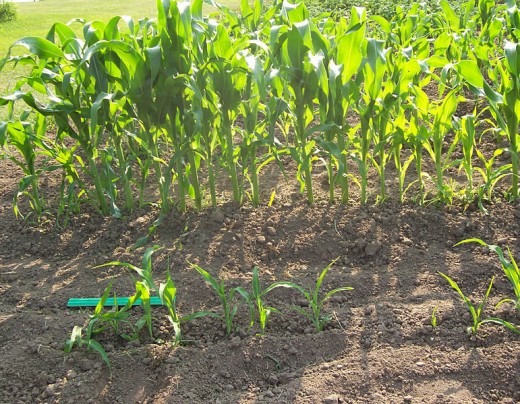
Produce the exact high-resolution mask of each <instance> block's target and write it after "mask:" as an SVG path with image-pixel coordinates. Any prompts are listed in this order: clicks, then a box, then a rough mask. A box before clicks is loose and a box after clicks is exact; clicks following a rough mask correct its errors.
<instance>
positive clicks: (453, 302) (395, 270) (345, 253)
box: [0, 160, 520, 404]
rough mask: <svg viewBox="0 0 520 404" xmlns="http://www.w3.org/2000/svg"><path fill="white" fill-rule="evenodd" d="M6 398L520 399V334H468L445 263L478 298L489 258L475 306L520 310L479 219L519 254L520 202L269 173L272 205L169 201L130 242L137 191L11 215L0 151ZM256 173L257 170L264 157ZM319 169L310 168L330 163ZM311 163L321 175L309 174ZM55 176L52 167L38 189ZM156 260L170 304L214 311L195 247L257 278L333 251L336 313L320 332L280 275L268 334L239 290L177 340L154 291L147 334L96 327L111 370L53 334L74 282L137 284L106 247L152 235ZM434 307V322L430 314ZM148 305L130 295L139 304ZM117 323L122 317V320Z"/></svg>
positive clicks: (140, 218) (220, 272)
mask: <svg viewBox="0 0 520 404" xmlns="http://www.w3.org/2000/svg"><path fill="white" fill-rule="evenodd" d="M0 172H1V173H2V175H1V176H0V246H1V247H0V402H2V403H37V402H46V403H125V404H126V403H215V404H216V403H260V402H266V403H327V404H331V403H402V402H409V403H410V402H411V403H415V402H422V403H488V402H501V403H513V402H520V349H519V348H520V338H519V336H518V335H516V334H514V333H513V332H511V331H510V330H508V329H506V328H504V327H501V326H498V325H491V324H484V325H482V326H481V328H480V329H479V332H478V334H477V335H476V336H471V335H469V334H468V333H467V332H466V328H467V326H468V325H470V317H469V313H468V311H467V308H466V307H465V306H464V305H463V303H462V302H461V300H460V298H459V296H458V295H457V294H456V293H455V292H454V291H453V290H452V289H451V288H450V286H449V285H448V283H447V282H446V281H445V280H444V279H443V278H442V277H441V276H440V275H439V271H440V272H443V273H446V274H448V275H449V276H450V277H452V278H453V279H454V280H456V281H457V282H458V284H459V286H460V287H461V289H462V290H463V291H464V292H465V293H467V294H468V295H469V296H470V297H471V298H472V299H473V300H474V301H476V302H478V301H481V300H482V298H483V296H484V294H485V292H486V289H487V286H488V284H489V282H490V281H491V279H492V277H493V276H495V281H494V285H493V289H492V291H491V295H490V300H489V304H488V306H487V307H486V309H485V313H484V315H485V316H499V317H501V318H504V319H506V320H508V321H510V322H512V323H515V324H517V325H519V324H520V317H519V314H518V313H515V311H514V308H513V307H512V305H509V304H504V305H502V306H500V308H499V309H495V308H494V305H495V304H496V303H498V302H499V301H500V300H501V299H503V298H505V297H508V296H512V295H513V292H512V288H511V285H510V284H509V283H508V281H507V279H506V278H505V276H504V274H503V273H502V270H501V267H500V265H499V262H498V260H497V257H496V255H495V254H491V253H489V252H488V251H487V250H485V249H484V248H482V247H479V246H477V245H476V244H468V245H463V246H457V247H455V246H454V245H455V244H456V243H457V242H458V241H460V240H463V239H465V238H469V237H479V238H481V239H483V240H485V241H487V242H489V243H496V244H499V245H501V246H502V247H505V246H509V247H510V248H511V250H512V251H513V253H514V254H515V255H516V256H517V257H518V256H519V255H518V254H520V249H519V247H520V246H519V240H518V235H519V231H520V226H519V220H520V219H519V218H520V207H518V206H515V205H514V204H510V203H507V202H505V201H502V200H500V198H499V199H497V200H496V201H494V203H493V204H489V205H487V209H488V214H485V213H483V212H481V211H480V210H479V209H477V208H476V207H475V206H469V207H468V208H467V209H464V208H463V207H461V206H457V205H456V206H434V205H433V204H430V205H428V206H425V207H424V206H423V207H421V206H418V205H416V204H414V203H413V202H412V201H408V202H405V203H404V204H400V203H397V202H395V198H393V197H392V196H391V197H390V198H389V199H388V201H386V202H385V203H383V204H375V203H374V201H371V202H370V203H369V204H368V205H367V206H365V207H362V206H359V205H358V204H356V202H355V201H356V198H355V195H354V194H353V195H354V196H353V201H354V202H353V203H352V204H350V205H348V206H342V205H339V204H329V203H327V202H325V200H326V198H325V197H326V191H325V190H324V189H322V190H321V191H320V192H322V193H323V195H321V196H319V197H318V198H317V199H318V202H317V203H316V204H315V205H314V206H309V205H308V204H307V203H306V201H305V199H304V198H303V197H302V196H301V195H300V194H299V192H297V191H298V190H296V189H293V188H292V186H290V185H287V183H286V182H285V180H283V178H282V179H279V178H275V176H274V175H273V178H274V179H273V181H275V183H276V184H275V185H276V186H274V185H273V188H269V189H265V190H264V193H265V195H264V200H269V195H270V193H271V190H272V189H275V190H276V192H277V193H276V197H275V199H274V203H273V204H272V206H267V205H263V206H260V207H259V208H252V207H251V206H250V205H249V204H248V203H246V204H245V205H244V206H242V207H237V206H235V205H233V204H225V203H223V204H221V205H220V207H219V208H217V209H211V208H208V209H205V210H204V211H202V212H200V213H197V212H188V213H185V214H179V213H175V212H173V213H171V214H170V215H169V216H168V217H167V218H166V219H165V220H164V222H163V223H162V224H161V225H160V226H159V227H158V230H157V232H156V234H155V235H154V236H153V238H152V240H151V241H150V243H149V244H148V245H146V246H144V247H141V248H137V249H133V248H132V246H133V245H134V243H135V242H136V240H137V239H139V238H140V237H142V236H144V235H146V234H147V231H148V228H149V227H150V226H151V225H152V224H153V221H154V220H155V219H156V218H157V211H156V210H155V209H154V208H151V207H149V208H146V209H142V210H140V211H137V212H135V213H133V214H132V215H130V216H125V217H123V218H121V219H114V218H102V217H100V216H99V215H98V214H96V213H95V212H94V211H90V210H89V209H88V207H87V206H85V207H84V209H83V210H82V213H80V214H78V215H76V216H74V217H73V218H72V219H71V222H70V224H69V226H68V227H67V228H65V229H61V228H59V227H57V226H56V225H55V220H54V218H53V217H51V216H47V217H45V216H44V217H43V218H42V219H41V220H40V221H39V222H37V223H34V222H31V218H30V217H29V218H28V219H27V220H26V221H23V220H21V219H17V218H15V217H14V214H13V209H12V198H13V196H14V194H15V192H16V189H17V183H18V180H19V178H20V177H21V172H20V171H19V170H18V169H17V168H16V166H15V165H14V164H12V163H11V162H10V161H8V160H1V161H0ZM265 175H269V174H268V173H266V174H265ZM324 175H325V173H319V172H317V177H316V184H317V185H319V184H321V183H322V182H323V180H324V179H325V177H324ZM320 176H321V177H320ZM56 186H57V184H55V183H54V182H52V181H50V182H49V183H46V184H43V187H48V188H49V190H48V193H49V195H50V194H52V193H53V192H54V194H55V193H56V189H55V188H53V187H56ZM151 245H158V246H160V247H161V249H159V250H157V251H156V252H155V253H154V255H153V266H154V277H155V278H156V281H157V283H159V282H164V280H165V277H166V271H167V269H168V268H169V270H170V272H171V276H172V278H173V280H174V281H175V283H176V286H177V288H178V296H177V303H178V308H179V310H180V311H181V313H182V314H185V315H186V314H190V313H192V312H194V311H197V310H208V311H215V312H219V310H220V305H219V300H218V298H217V296H216V295H215V294H214V292H213V290H212V289H210V287H209V286H208V285H207V284H205V283H204V281H203V279H202V278H201V276H200V275H199V274H198V273H197V272H196V271H195V270H194V269H190V265H189V263H188V262H191V263H197V264H198V265H200V266H201V267H203V268H205V269H206V270H207V271H209V272H210V273H211V274H212V275H214V276H217V277H219V278H221V279H223V280H224V282H225V284H226V287H235V286H242V287H244V288H246V289H249V288H250V284H251V278H252V268H253V267H254V266H255V265H256V266H258V268H259V272H260V279H261V281H262V283H263V286H264V287H266V286H267V285H269V284H271V283H272V282H275V281H282V280H283V281H291V282H296V283H298V284H299V285H302V286H303V287H305V288H308V289H310V288H313V286H314V285H315V282H316V279H317V276H318V274H319V273H320V272H321V270H322V269H323V268H325V267H326V266H327V265H328V264H329V263H330V262H332V261H333V260H335V259H336V258H337V261H336V262H335V263H334V264H333V266H332V268H331V270H330V271H329V273H328V275H327V277H326V278H325V281H324V284H323V288H322V293H325V292H327V291H329V290H331V289H333V288H337V287H341V286H351V287H352V288H353V290H351V291H348V292H341V293H338V294H336V295H334V296H333V297H332V298H331V299H330V301H329V302H328V304H326V305H325V307H324V313H325V314H329V315H330V316H331V318H332V319H331V321H330V323H329V324H328V325H327V327H326V328H325V330H324V331H323V332H319V333H318V332H316V331H315V330H314V328H313V327H312V324H311V322H310V321H309V320H308V319H307V318H305V317H304V316H302V315H301V314H300V313H298V312H297V311H296V310H292V309H291V307H294V306H297V307H300V308H301V309H306V302H305V301H304V300H302V295H301V294H299V293H298V292H296V291H294V290H290V289H285V288H280V289H275V290H273V291H272V292H270V293H268V294H267V295H266V296H265V300H266V302H267V303H268V304H269V305H270V306H273V307H275V308H277V309H279V310H280V311H281V313H273V314H272V315H271V317H270V318H269V321H268V323H267V328H266V332H265V335H259V332H260V329H259V327H258V324H255V325H254V326H253V327H252V328H250V327H249V312H248V311H247V308H246V307H245V306H244V305H243V304H242V305H241V306H240V308H239V310H238V313H237V316H236V318H235V324H236V327H237V328H236V330H234V331H233V333H232V334H231V335H230V336H227V335H226V333H225V328H224V327H223V323H222V322H221V321H220V320H219V319H218V318H214V317H204V318H200V319H196V320H193V321H191V322H187V323H184V324H183V326H182V331H183V340H184V342H183V343H182V344H181V345H180V346H177V347H174V346H173V345H172V340H173V331H172V327H171V326H170V324H169V322H168V319H167V312H166V310H165V309H164V308H162V307H158V308H154V313H153V314H154V321H153V337H150V336H149V335H148V332H147V330H146V327H145V328H144V329H143V330H141V333H140V339H139V340H134V341H127V340H125V339H124V338H122V337H121V336H118V335H116V334H115V333H113V332H112V333H110V332H105V333H103V334H102V335H98V336H97V337H96V338H97V339H98V341H99V342H100V343H102V344H103V345H104V347H105V349H106V351H107V354H108V357H109V359H110V363H111V366H112V374H110V372H109V369H108V367H107V366H106V364H105V363H104V362H103V361H102V359H101V357H100V356H99V355H98V354H97V353H94V352H88V351H86V350H84V349H74V350H73V351H72V353H70V354H64V351H63V346H64V343H65V341H66V340H67V338H69V336H70V333H71V331H72V329H73V327H74V326H75V325H79V326H84V325H85V324H86V322H87V321H88V316H89V315H90V314H92V311H93V310H92V309H87V308H83V309H71V308H67V301H68V299H69V298H72V297H100V296H101V294H102V293H103V291H104V289H105V287H106V286H107V285H108V284H109V282H110V281H113V287H112V290H113V291H114V292H116V293H117V295H118V296H129V295H131V294H132V293H133V292H134V285H133V281H132V278H131V274H130V273H129V272H128V270H126V269H124V268H122V267H115V266H112V267H101V268H95V266H96V265H100V264H103V263H107V262H110V261H114V260H117V261H122V262H130V263H132V264H135V265H138V266H139V265H140V261H141V257H142V255H143V253H144V251H145V250H146V248H147V247H149V246H151ZM434 310H436V312H435V313H436V318H437V326H436V327H433V326H432V312H433V311H434ZM141 315H142V311H141V308H140V307H136V308H134V309H133V310H132V317H131V318H130V320H131V321H132V322H136V321H137V320H138V319H139V318H140V316H141ZM123 329H125V327H124V326H123Z"/></svg>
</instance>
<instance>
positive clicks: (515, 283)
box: [455, 238, 520, 311]
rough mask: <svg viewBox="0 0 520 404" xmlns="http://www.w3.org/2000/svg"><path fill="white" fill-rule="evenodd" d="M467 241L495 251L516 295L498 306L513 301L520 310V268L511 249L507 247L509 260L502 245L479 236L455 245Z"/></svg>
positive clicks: (503, 300)
mask: <svg viewBox="0 0 520 404" xmlns="http://www.w3.org/2000/svg"><path fill="white" fill-rule="evenodd" d="M466 243H478V244H480V245H482V246H484V247H487V248H488V249H489V250H490V251H493V252H494V253H496V254H497V255H498V259H499V260H500V264H501V265H502V270H503V271H504V274H505V275H506V277H507V279H508V280H509V282H510V283H511V286H512V287H513V291H514V293H515V297H514V298H513V299H512V298H506V299H502V300H501V301H500V302H498V304H497V305H496V307H499V306H501V305H502V304H504V303H512V304H513V305H514V306H515V309H516V310H518V311H520V270H519V269H518V265H517V263H516V261H515V258H514V257H513V254H512V253H511V250H510V249H509V248H508V249H507V253H508V255H509V259H510V261H509V260H508V259H507V258H506V257H505V256H504V252H503V251H502V249H501V248H500V247H498V246H496V245H493V244H487V243H486V242H484V241H482V240H481V239H478V238H469V239H466V240H463V241H461V242H460V243H457V244H455V246H458V245H460V244H466Z"/></svg>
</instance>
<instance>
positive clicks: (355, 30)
mask: <svg viewBox="0 0 520 404" xmlns="http://www.w3.org/2000/svg"><path fill="white" fill-rule="evenodd" d="M337 24H338V26H337V27H335V30H337V33H338V36H337V37H336V38H335V40H334V41H333V42H332V44H331V53H332V55H333V56H332V59H331V60H330V61H329V63H328V66H327V79H328V80H327V82H323V81H320V92H321V93H322V94H324V95H325V97H326V98H325V99H320V105H319V108H320V114H321V121H322V122H323V123H326V124H327V127H326V128H325V132H324V136H323V138H322V140H321V141H320V146H321V148H322V150H324V151H325V152H327V154H328V163H327V172H328V176H329V200H330V201H331V202H334V199H335V195H334V188H335V185H336V184H339V186H340V189H341V197H340V200H341V202H342V203H345V204H346V203H348V202H349V180H348V157H349V154H350V140H349V136H348V132H349V130H350V129H351V128H350V126H349V124H348V121H347V115H348V113H349V111H350V110H351V106H352V104H354V103H355V98H356V96H357V95H358V94H359V88H358V86H357V85H356V83H355V82H354V81H353V80H352V78H353V76H354V75H355V74H357V73H358V70H359V67H360V65H361V62H362V59H363V54H362V44H363V39H364V36H365V30H366V12H365V10H364V9H363V8H353V9H352V12H351V19H350V22H349V23H348V24H347V22H346V21H345V20H344V19H340V20H339V21H338V22H337ZM334 169H336V173H335V172H334Z"/></svg>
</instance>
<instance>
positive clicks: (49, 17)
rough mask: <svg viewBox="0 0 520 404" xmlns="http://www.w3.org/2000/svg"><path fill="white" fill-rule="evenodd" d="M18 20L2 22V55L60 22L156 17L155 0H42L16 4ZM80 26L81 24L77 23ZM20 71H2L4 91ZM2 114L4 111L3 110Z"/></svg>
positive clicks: (235, 1)
mask: <svg viewBox="0 0 520 404" xmlns="http://www.w3.org/2000/svg"><path fill="white" fill-rule="evenodd" d="M220 3H221V4H224V5H227V6H230V7H236V6H238V5H239V4H240V2H239V0H221V1H220ZM16 7H17V10H18V17H17V19H16V20H15V21H9V22H6V23H2V24H0V58H2V57H4V56H5V55H6V54H7V51H8V50H9V47H10V46H11V45H12V44H13V43H14V42H15V41H17V40H18V39H20V38H23V37H26V36H45V35H46V34H47V32H48V31H49V29H50V28H51V27H52V25H53V24H54V23H56V22H63V23H67V22H69V21H71V20H73V19H75V18H83V19H85V20H87V21H93V20H100V21H103V22H107V21H109V20H110V18H112V17H114V16H116V15H129V16H130V17H132V18H133V19H135V20H139V19H141V18H143V17H149V18H155V17H156V16H157V8H156V2H155V0H41V1H39V2H36V3H16ZM207 10H208V12H209V11H210V9H209V8H207ZM77 27H78V28H79V27H80V25H79V24H77ZM20 72H21V71H20V70H19V69H17V70H16V71H12V70H11V71H10V70H7V69H6V70H4V71H1V72H0V94H5V93H6V91H7V89H9V88H11V87H12V86H13V85H14V83H15V82H16V77H17V76H19V75H20ZM0 115H1V113H0Z"/></svg>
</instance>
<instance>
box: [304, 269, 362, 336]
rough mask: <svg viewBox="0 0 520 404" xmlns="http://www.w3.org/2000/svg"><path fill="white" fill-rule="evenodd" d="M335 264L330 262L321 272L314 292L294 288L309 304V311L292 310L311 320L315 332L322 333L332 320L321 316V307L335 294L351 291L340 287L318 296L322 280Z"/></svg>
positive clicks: (350, 288) (327, 316)
mask: <svg viewBox="0 0 520 404" xmlns="http://www.w3.org/2000/svg"><path fill="white" fill-rule="evenodd" d="M335 262H336V260H334V261H332V262H331V263H330V264H329V265H327V266H326V267H325V268H324V269H323V271H321V273H320V276H319V277H318V280H317V281H316V285H315V286H314V290H309V291H306V290H304V289H302V288H301V287H299V286H297V285H296V286H295V289H297V290H299V291H300V292H302V293H303V295H304V296H305V298H306V299H307V301H308V302H309V308H310V311H309V310H304V309H302V308H300V307H294V310H296V311H297V312H298V313H300V314H302V315H304V316H305V317H307V318H308V319H309V320H311V322H312V324H313V325H314V328H315V329H316V331H317V332H320V331H323V329H324V327H325V325H327V323H328V322H329V321H330V320H331V319H332V317H331V316H330V315H325V314H323V307H324V305H325V303H326V302H327V301H328V300H329V299H330V298H331V297H332V296H333V295H335V294H336V293H338V292H345V291H348V290H352V289H353V288H352V287H350V286H342V287H340V288H336V289H333V290H331V291H330V292H327V293H326V294H325V296H323V297H321V296H320V289H321V285H322V283H323V280H324V279H325V276H326V275H327V272H329V270H330V268H331V267H332V265H333V264H334V263H335Z"/></svg>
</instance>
